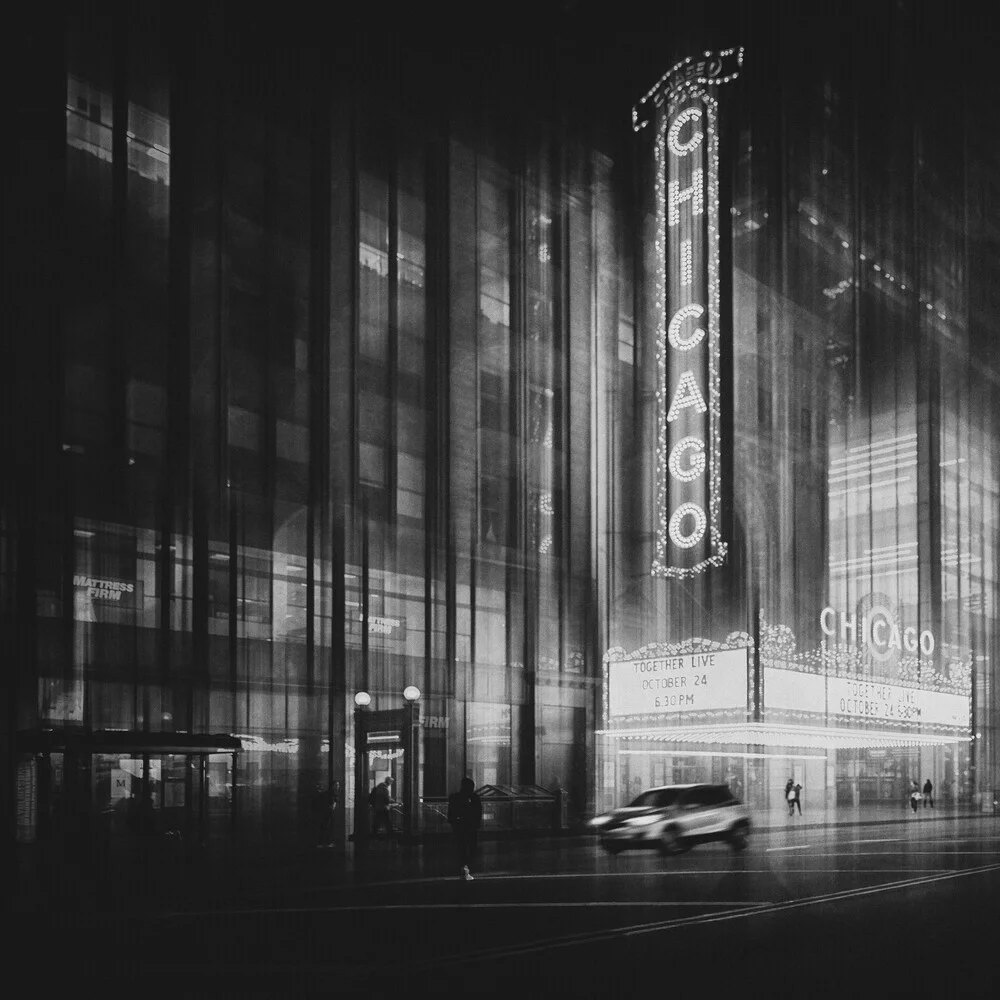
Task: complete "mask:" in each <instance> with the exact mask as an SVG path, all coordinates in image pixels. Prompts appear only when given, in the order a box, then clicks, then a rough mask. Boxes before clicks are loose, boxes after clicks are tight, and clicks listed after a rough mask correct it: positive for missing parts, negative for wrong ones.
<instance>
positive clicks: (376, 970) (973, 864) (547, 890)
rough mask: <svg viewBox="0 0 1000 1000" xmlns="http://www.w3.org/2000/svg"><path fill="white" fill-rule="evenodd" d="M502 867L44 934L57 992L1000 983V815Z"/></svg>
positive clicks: (384, 864)
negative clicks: (69, 986) (64, 988)
mask: <svg viewBox="0 0 1000 1000" xmlns="http://www.w3.org/2000/svg"><path fill="white" fill-rule="evenodd" d="M482 864H483V866H485V870H482V871H479V872H477V877H476V879H475V881H473V882H462V881H460V880H458V879H457V878H456V877H455V876H454V874H453V873H452V872H451V871H450V864H449V860H448V859H447V857H440V858H436V859H431V861H429V862H425V863H422V864H420V865H419V866H416V867H415V866H413V865H410V866H409V867H407V866H406V864H404V863H402V862H400V861H398V860H397V858H396V856H395V855H393V854H390V853H388V852H379V851H377V850H373V851H371V852H370V853H369V855H368V856H367V857H366V858H365V859H364V860H363V861H362V862H361V863H359V864H358V865H357V866H356V867H355V868H354V869H353V870H350V871H346V872H340V873H336V872H334V871H333V870H332V869H331V871H330V872H329V873H328V874H324V872H323V870H322V869H318V870H316V872H315V873H314V875H313V877H305V878H303V877H299V878H292V877H290V876H289V877H287V878H286V877H281V878H278V879H272V880H270V882H268V881H267V880H265V879H264V878H261V879H259V880H257V879H248V880H246V881H244V882H243V883H242V884H241V885H240V886H235V887H234V886H230V887H229V888H228V889H227V891H226V893H225V896H224V898H222V897H220V895H219V894H218V893H216V894H215V895H214V896H213V895H212V894H209V893H206V894H203V897H199V895H198V894H193V895H192V894H187V895H186V896H184V898H183V899H180V898H178V899H176V900H174V903H173V905H168V906H167V908H166V909H161V910H160V912H157V913H147V914H135V913H126V912H124V909H123V911H122V912H121V913H120V914H115V913H102V914H72V913H65V914H58V913H52V914H47V915H44V916H43V917H41V918H38V917H37V915H36V917H35V918H33V929H34V931H38V930H39V929H40V928H41V927H44V928H45V933H46V934H47V935H48V940H49V941H51V942H53V943H55V941H59V942H61V943H60V944H59V946H58V954H59V955H60V956H61V957H60V963H59V964H58V965H55V966H53V968H52V969H51V977H53V978H52V982H53V985H54V983H55V982H56V981H58V975H59V974H60V973H65V974H66V976H67V979H72V982H73V983H74V985H75V986H76V988H77V989H79V988H80V987H82V986H83V985H85V984H86V985H89V986H96V987H100V988H103V989H106V990H111V991H112V993H114V992H117V991H119V990H122V989H124V988H127V989H129V990H130V991H131V990H133V989H136V988H143V991H144V992H156V993H157V994H159V991H161V990H162V991H164V992H166V993H171V994H173V995H176V996H184V997H188V996H213V997H219V996H240V997H246V996H261V997H278V996H282V997H283V996H303V995H326V996H342V995H367V996H371V997H397V996H401V995H407V994H412V995H414V996H420V995H424V994H429V995H435V996H436V995H442V996H444V995H453V996H463V995H468V994H472V995H477V994H478V995H498V996H511V995H515V996H516V995H521V996H546V997H548V996H563V995H565V996H570V995H576V996H632V995H641V996H646V995H658V994H663V993H683V994H684V995H690V994H692V993H693V994H694V995H698V996H709V997H714V996H730V995H739V996H768V997H773V996H786V995H787V996H792V995H801V996H805V997H813V996H838V997H844V996H848V997H854V996H858V997H864V996H878V997H884V996H897V995H898V996H908V997H912V996H933V997H978V996H984V997H986V996H989V997H996V996H1000V820H998V819H994V818H992V817H990V818H986V817H984V818H982V819H979V818H975V819H963V820H941V821H937V822H920V821H909V822H908V821H904V820H900V821H899V822H895V823H883V824H879V825H877V826H856V827H827V828H815V827H814V828H799V829H790V830H787V831H786V830H776V831H769V832H759V833H757V834H756V835H755V836H754V837H753V838H752V840H751V844H750V847H749V848H748V850H747V851H745V852H743V853H735V852H733V851H732V850H731V849H730V848H728V847H727V846H723V845H702V846H700V847H697V848H695V849H693V850H691V851H689V852H688V853H685V854H683V855H680V856H677V857H673V858H661V857H659V856H658V855H656V854H653V853H640V852H632V853H626V854H622V855H619V856H617V857H612V856H609V855H607V854H605V853H604V852H603V851H602V850H601V849H600V848H599V847H598V846H597V844H596V843H593V842H587V841H584V842H580V841H566V842H564V843H558V842H557V843H552V842H550V843H549V844H547V845H545V846H539V845H535V844H530V843H508V844H501V845H490V846H489V847H488V848H487V849H486V850H485V851H484V857H483V858H482ZM35 921H37V922H35ZM25 929H27V928H25ZM47 981H48V980H47Z"/></svg>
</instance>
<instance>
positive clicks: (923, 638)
mask: <svg viewBox="0 0 1000 1000" xmlns="http://www.w3.org/2000/svg"><path fill="white" fill-rule="evenodd" d="M819 627H820V629H821V630H822V632H823V635H825V636H829V638H830V639H832V640H833V642H834V643H835V644H838V645H842V646H865V647H867V649H868V652H869V653H870V654H871V656H872V658H873V659H875V660H878V661H880V662H885V661H886V660H888V659H889V658H890V657H891V656H892V655H893V652H894V651H895V652H896V653H897V654H900V655H901V654H902V653H904V652H906V653H916V652H917V650H918V649H919V651H920V652H921V653H923V655H924V656H931V655H933V653H934V633H933V632H931V631H930V630H929V629H923V630H920V631H918V630H917V629H916V628H914V627H913V626H912V625H908V626H903V625H901V623H900V622H899V621H898V620H897V618H896V615H895V613H894V612H893V610H892V609H891V608H890V607H888V606H887V605H878V606H877V607H874V608H872V609H871V610H870V611H868V612H867V613H866V614H862V615H861V616H860V619H859V616H858V615H857V613H856V612H853V611H841V612H838V611H836V610H835V609H834V608H830V607H826V608H824V609H823V610H822V611H821V612H820V616H819Z"/></svg>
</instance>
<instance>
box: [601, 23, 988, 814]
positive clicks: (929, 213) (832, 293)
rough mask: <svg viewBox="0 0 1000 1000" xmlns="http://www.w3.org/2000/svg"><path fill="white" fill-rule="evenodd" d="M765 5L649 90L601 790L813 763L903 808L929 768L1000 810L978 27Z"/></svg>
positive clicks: (816, 787) (815, 789) (825, 777)
mask: <svg viewBox="0 0 1000 1000" xmlns="http://www.w3.org/2000/svg"><path fill="white" fill-rule="evenodd" d="M793 20H794V18H793ZM746 27H747V31H746V36H745V38H744V41H745V42H746V44H745V45H744V46H737V47H733V48H729V49H717V50H709V51H705V50H700V49H696V48H693V49H692V50H691V51H690V53H688V54H687V55H686V56H685V57H684V58H682V59H680V60H679V61H677V62H676V64H675V65H673V67H672V68H671V69H670V70H669V71H668V72H667V73H666V74H665V75H664V76H663V77H662V78H661V79H660V80H659V81H658V82H657V83H656V84H655V86H653V88H652V89H651V90H649V91H648V92H647V93H646V94H645V95H644V96H641V97H640V99H639V100H638V101H637V103H636V105H635V107H634V109H633V125H634V128H635V131H636V137H637V143H638V148H639V150H640V152H639V156H640V162H639V164H638V166H637V173H638V175H639V176H640V177H641V182H640V189H641V190H642V191H643V192H644V195H643V197H644V208H643V209H641V210H640V213H639V214H640V218H642V220H643V226H644V228H643V230H642V235H641V238H640V240H639V245H640V250H639V254H640V260H641V261H642V266H641V267H640V268H638V269H637V273H638V274H639V275H640V280H639V283H638V288H637V296H636V301H637V314H636V315H637V322H636V331H637V332H636V377H635V387H636V389H635V394H634V397H633V400H634V411H633V412H634V416H633V417H632V420H631V421H629V420H628V419H627V418H626V419H625V422H624V423H623V424H622V425H620V426H619V427H618V428H617V429H616V430H613V431H612V433H611V436H612V438H613V439H614V440H615V444H614V445H613V446H612V447H611V449H610V451H611V453H613V454H614V455H615V456H616V461H617V462H618V463H619V465H618V467H617V468H616V470H615V471H614V473H613V474H612V475H611V476H609V477H608V482H609V483H610V484H612V486H611V487H610V488H611V490H612V492H613V494H614V500H613V501H612V505H613V506H614V507H615V508H616V509H618V510H622V511H628V512H629V513H630V514H631V516H632V517H633V518H634V519H635V520H634V522H633V523H634V530H633V531H631V532H629V533H627V534H626V537H628V538H629V542H630V544H629V547H628V550H627V555H625V554H624V553H623V554H622V555H621V556H620V558H619V560H618V561H617V562H616V563H615V564H614V565H613V566H612V567H611V569H610V573H609V576H610V579H611V581H612V591H611V592H612V593H613V594H614V595H615V597H616V598H617V599H615V600H613V601H610V602H609V612H608V622H609V631H608V634H607V648H606V650H605V653H604V667H603V677H602V688H603V690H602V709H601V713H600V715H601V723H600V729H599V730H598V773H597V801H598V805H599V807H600V808H604V807H607V806H610V805H612V804H613V803H616V802H617V803H620V802H622V801H624V800H626V799H628V798H630V797H631V796H633V795H634V794H636V793H637V792H638V791H639V790H640V789H642V788H646V787H649V786H650V785H656V784H662V783H670V782H687V781H709V780H710V781H717V782H727V783H728V784H729V785H730V786H731V787H732V789H733V790H734V791H735V792H736V793H737V794H738V795H740V796H741V797H743V798H745V799H746V801H747V802H748V803H749V805H750V806H751V808H752V810H753V811H754V813H755V814H757V815H758V816H766V815H767V814H768V813H769V812H771V811H772V810H777V811H779V812H780V811H781V810H784V809H785V801H784V798H785V797H784V789H785V785H786V782H787V781H788V780H789V779H792V780H793V781H795V782H797V783H799V784H801V785H802V787H803V791H802V800H803V805H804V807H805V808H806V809H808V808H810V807H820V808H824V809H830V810H834V811H840V810H848V811H852V810H858V809H862V810H864V809H866V808H869V809H870V808H871V807H873V806H876V805H879V804H881V805H882V806H891V807H895V808H900V809H903V808H906V803H907V797H908V794H909V792H910V790H911V788H912V787H913V782H916V783H917V785H918V787H923V786H924V784H925V782H926V781H927V780H930V781H931V783H932V785H933V787H934V789H935V797H936V798H937V799H938V801H944V802H947V803H950V804H955V803H962V804H965V805H968V806H969V807H970V808H975V809H979V808H982V809H994V808H995V806H994V805H993V802H994V800H995V799H996V797H997V796H996V792H995V791H994V789H995V788H996V785H997V773H998V772H997V742H996V733H997V731H996V718H997V716H996V712H997V694H996V668H995V666H994V661H995V655H996V652H995V644H996V634H997V621H996V598H997V583H996V548H995V545H996V525H997V513H998V496H997V476H996V468H997V466H996V461H997V447H998V439H997V429H998V428H997V407H996V405H995V395H996V389H997V367H996V361H997V358H996V354H995V352H994V351H993V350H992V349H991V348H990V347H989V338H990V336H991V335H990V333H989V331H990V329H991V326H992V324H993V323H994V322H995V316H996V302H995V292H994V290H993V288H991V287H990V286H991V284H995V283H994V281H993V279H992V278H991V277H989V276H990V275H995V274H996V264H997V257H996V228H995V224H994V223H992V222H988V221H986V220H987V219H989V218H990V211H991V209H990V207H989V204H988V203H987V199H988V197H989V196H988V195H987V194H986V191H987V190H988V189H989V187H990V185H992V184H994V183H995V181H987V180H986V179H985V178H986V176H987V174H988V173H990V172H991V171H992V169H993V168H992V167H987V166H986V159H985V155H984V154H985V149H986V148H987V147H988V143H989V142H995V139H993V138H992V137H991V138H990V139H989V140H986V139H985V138H984V137H983V136H984V133H983V132H981V131H978V130H977V129H976V128H975V127H974V126H970V124H969V123H970V122H971V121H973V120H975V119H976V115H977V113H981V112H982V108H979V111H978V112H977V110H976V108H977V105H976V102H975V99H974V94H975V91H976V87H975V85H974V83H973V82H972V81H971V80H970V79H969V78H968V77H963V75H962V72H961V69H960V67H961V64H962V55H961V53H962V51H967V49H965V50H963V49H962V46H963V45H966V46H967V45H968V36H967V35H962V34H961V31H960V30H959V29H958V28H957V26H956V25H955V24H954V23H952V22H948V21H947V20H945V21H943V22H942V21H940V20H936V21H935V22H934V27H932V25H931V22H930V21H929V20H925V19H924V17H923V16H922V15H920V14H919V12H917V11H915V10H913V9H910V8H908V7H907V6H906V5H902V6H900V7H899V8H898V9H897V10H896V11H895V12H893V13H889V12H888V11H885V12H882V13H873V15H872V20H871V22H870V23H869V24H868V26H867V27H866V28H865V29H864V30H861V31H860V32H859V33H858V34H857V36H856V37H855V38H854V40H853V41H852V42H850V43H849V44H847V45H846V47H845V48H843V49H842V50H841V51H839V54H838V52H837V51H835V50H834V44H833V42H831V43H830V44H829V45H828V44H827V43H826V42H823V41H822V40H821V37H820V36H821V34H822V33H820V32H812V33H810V32H809V31H808V30H806V31H805V34H800V33H799V32H800V31H801V30H802V29H804V27H805V26H804V24H802V23H800V24H798V25H797V26H796V25H791V24H786V25H784V26H783V27H782V29H780V30H773V31H771V30H768V29H766V28H762V26H761V25H759V24H757V25H756V27H755V26H754V24H749V25H747V26H746ZM772 27H773V25H772ZM813 27H815V25H814V26H813ZM828 28H829V29H830V32H831V35H830V37H831V38H835V39H836V45H837V46H839V45H840V44H841V42H842V41H843V39H842V38H841V37H840V36H839V34H838V33H837V31H836V28H835V24H834V22H832V21H831V22H830V23H829V24H828ZM967 29H968V26H966V30H967ZM936 31H937V32H939V33H938V34H935V32H936ZM807 37H808V39H809V44H808V45H806V38H807ZM879 53H881V55H879ZM848 56H849V57H848ZM932 57H933V59H934V60H936V61H935V65H936V66H937V68H938V70H939V71H940V72H939V73H937V74H936V76H935V80H934V83H933V85H930V84H928V85H926V86H924V85H923V84H921V83H918V82H916V81H917V80H918V78H919V77H920V75H921V74H920V71H919V65H920V61H921V59H924V58H932ZM883 59H884V60H889V61H891V62H892V65H893V67H894V69H893V73H892V74H890V75H886V73H885V71H884V62H883V61H880V60H883ZM779 63H780V65H781V67H782V70H781V73H782V75H783V76H787V81H786V85H779V84H777V83H776V81H775V79H774V71H773V70H772V69H770V67H773V66H776V65H779ZM793 80H794V81H795V83H794V84H791V81H793ZM876 94H877V95H879V96H878V99H877V100H875V99H874V98H873V95H876ZM955 102H965V103H964V105H963V106H964V107H965V108H966V111H967V117H965V118H964V119H963V120H961V121H959V120H957V119H953V118H947V113H946V109H947V108H949V107H953V106H955ZM945 120H947V121H948V122H949V126H948V128H949V131H950V132H951V136H952V138H951V140H950V141H947V142H941V141H939V135H940V133H939V132H938V131H937V129H938V125H939V124H940V123H941V122H944V121H945ZM973 133H975V135H973ZM959 134H960V135H962V136H963V138H962V139H961V140H959V139H958V138H957V136H958V135H959ZM966 137H967V138H966ZM992 204H993V205H994V206H995V204H996V203H995V201H994V202H993V203H992ZM994 210H995V208H994ZM618 417H619V418H621V417H622V413H619V414H618ZM642 570H645V573H644V575H642V576H640V572H641V571H642ZM622 598H624V600H622ZM611 605H613V606H611Z"/></svg>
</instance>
